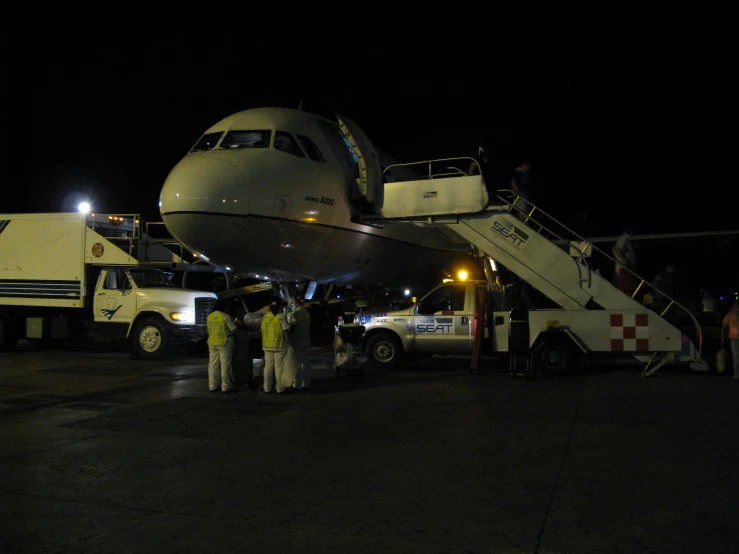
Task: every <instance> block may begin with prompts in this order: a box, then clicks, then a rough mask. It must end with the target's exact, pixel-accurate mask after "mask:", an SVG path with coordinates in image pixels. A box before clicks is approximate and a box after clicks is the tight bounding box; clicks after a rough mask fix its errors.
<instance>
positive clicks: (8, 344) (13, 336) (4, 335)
mask: <svg viewBox="0 0 739 554" xmlns="http://www.w3.org/2000/svg"><path fill="white" fill-rule="evenodd" d="M16 344H18V333H17V331H16V329H15V328H14V327H13V320H12V319H10V316H9V315H8V314H0V350H2V351H7V350H13V349H14V348H15V346H16Z"/></svg>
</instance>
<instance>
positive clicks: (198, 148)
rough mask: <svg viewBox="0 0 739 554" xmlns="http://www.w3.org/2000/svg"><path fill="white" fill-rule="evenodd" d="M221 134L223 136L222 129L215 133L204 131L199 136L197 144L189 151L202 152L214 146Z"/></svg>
mask: <svg viewBox="0 0 739 554" xmlns="http://www.w3.org/2000/svg"><path fill="white" fill-rule="evenodd" d="M221 136H223V131H218V132H217V133H206V134H205V135H203V136H202V137H201V138H200V140H199V141H198V142H197V144H196V145H195V146H193V147H192V150H190V152H203V151H205V150H211V149H212V148H215V146H216V144H218V141H219V140H220V138H221Z"/></svg>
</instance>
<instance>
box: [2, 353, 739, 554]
mask: <svg viewBox="0 0 739 554" xmlns="http://www.w3.org/2000/svg"><path fill="white" fill-rule="evenodd" d="M332 360H333V352H332V350H331V348H328V347H325V348H315V349H314V350H313V351H312V363H313V368H314V378H313V389H312V390H311V391H310V392H293V393H291V394H283V395H279V396H278V395H261V394H257V393H255V392H253V391H251V390H249V389H248V388H247V387H243V391H242V392H240V393H237V394H222V393H211V392H210V391H209V390H208V384H207V371H206V367H207V358H206V357H205V356H204V355H202V354H193V353H189V354H188V353H184V352H182V353H179V354H177V355H175V356H173V357H172V358H171V359H168V360H166V361H160V362H149V361H140V360H132V359H130V356H129V355H128V353H127V352H125V351H124V350H122V349H119V348H116V347H114V346H113V345H110V344H108V343H99V342H96V343H79V344H68V345H65V346H64V347H63V348H61V349H58V350H34V349H32V348H30V347H27V346H21V347H20V348H19V349H18V350H16V351H14V352H2V353H0V436H1V437H2V440H1V441H0V552H3V553H16V552H34V553H36V552H38V553H50V552H59V553H62V552H63V553H86V554H100V553H106V552H115V553H122V552H132V553H134V552H135V553H142V552H158V553H159V552H260V553H271V552H275V553H277V552H279V553H290V552H299V553H300V554H306V553H311V552H316V553H322V554H325V553H331V552H337V553H351V554H359V553H374V552H392V553H395V552H398V553H424V554H426V553H431V554H436V553H442V552H443V553H455V554H456V553H482V552H486V553H495V554H509V553H539V554H561V553H577V554H579V553H602V554H608V553H629V554H631V553H650V554H654V553H660V554H661V553H665V554H679V553H690V554H697V553H707V554H709V553H710V554H721V553H734V552H736V551H737V545H739V525H737V517H738V516H739V479H738V478H737V473H735V471H734V470H735V469H736V468H737V465H738V460H739V441H737V439H736V436H737V428H736V427H735V426H734V424H735V423H739V417H738V416H739V402H738V401H737V398H738V397H739V383H736V382H733V381H732V379H731V378H730V375H728V374H722V375H718V374H716V373H715V372H710V373H687V372H682V371H671V370H669V369H665V370H662V371H659V372H658V373H656V374H654V375H653V376H651V377H649V378H647V379H642V378H640V372H639V370H638V369H635V368H633V367H628V366H590V367H586V368H583V369H582V371H581V372H580V373H578V374H577V375H573V376H559V377H551V378H545V379H538V380H534V381H529V380H524V379H516V378H513V377H511V375H510V374H509V373H508V370H507V367H506V366H505V365H504V364H503V365H501V364H500V363H498V364H496V363H495V362H494V360H486V363H485V364H484V369H483V370H482V371H481V372H480V374H471V373H470V371H469V359H465V358H428V359H421V360H417V361H415V362H408V363H403V364H401V366H400V367H399V368H397V369H394V370H384V369H383V370H381V369H372V368H367V369H365V371H364V373H363V375H362V376H361V377H358V376H354V375H346V376H342V377H337V376H336V375H335V373H334V371H333V367H332ZM259 367H260V366H259V364H257V366H256V369H257V371H258V370H259Z"/></svg>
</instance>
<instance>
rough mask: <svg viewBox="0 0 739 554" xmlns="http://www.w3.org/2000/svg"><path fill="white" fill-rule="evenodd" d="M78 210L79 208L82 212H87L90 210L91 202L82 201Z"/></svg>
mask: <svg viewBox="0 0 739 554" xmlns="http://www.w3.org/2000/svg"><path fill="white" fill-rule="evenodd" d="M77 210H79V212H80V213H82V214H86V213H88V212H89V211H90V203H89V202H80V205H79V206H77Z"/></svg>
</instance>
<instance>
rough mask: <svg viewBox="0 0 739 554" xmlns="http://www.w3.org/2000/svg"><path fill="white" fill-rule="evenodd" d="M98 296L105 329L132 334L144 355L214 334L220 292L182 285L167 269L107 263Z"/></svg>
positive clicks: (98, 317) (97, 311)
mask: <svg viewBox="0 0 739 554" xmlns="http://www.w3.org/2000/svg"><path fill="white" fill-rule="evenodd" d="M93 294H94V301H93V313H94V320H95V323H96V325H97V327H98V329H99V330H100V331H101V333H103V334H105V335H107V336H110V337H112V338H127V339H129V340H130V341H131V347H132V349H133V352H134V353H135V354H136V356H138V357H139V358H144V359H154V358H158V357H160V356H161V355H162V354H163V352H164V351H166V350H167V348H168V347H169V346H170V344H171V343H172V342H176V341H180V340H183V341H193V342H197V341H199V340H202V339H204V338H206V337H207V336H208V332H207V327H206V320H207V317H208V314H209V313H210V311H211V310H212V308H213V305H214V304H215V301H216V298H217V297H216V295H215V293H208V292H203V291H191V290H185V289H180V288H178V287H176V286H175V285H174V284H172V282H171V281H170V280H169V278H168V277H167V275H166V273H164V272H163V271H162V270H161V269H157V268H145V267H140V266H133V267H103V268H101V270H100V275H99V276H98V279H97V282H96V285H95V290H94V292H93Z"/></svg>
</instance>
